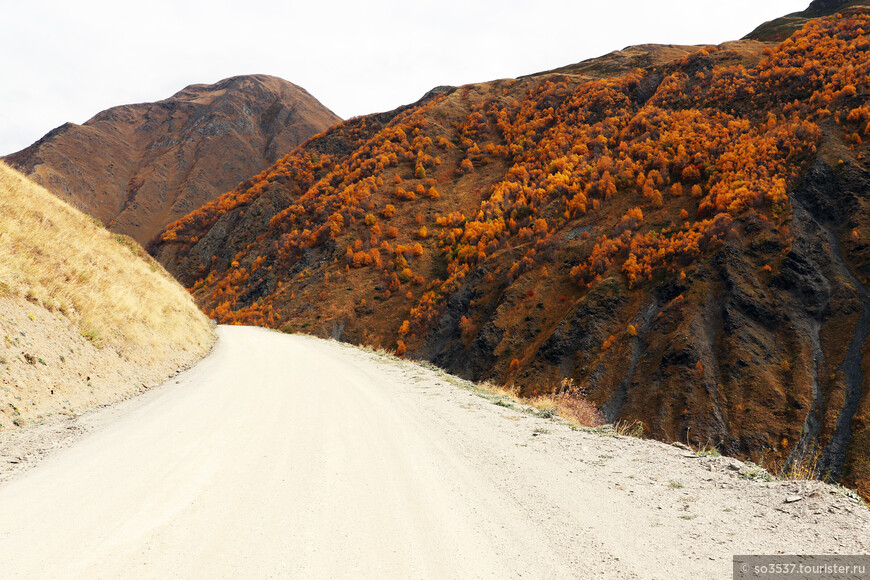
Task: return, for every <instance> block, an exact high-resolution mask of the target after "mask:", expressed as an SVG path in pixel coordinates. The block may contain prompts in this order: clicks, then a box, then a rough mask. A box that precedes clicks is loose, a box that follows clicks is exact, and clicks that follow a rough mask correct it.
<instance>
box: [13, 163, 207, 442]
mask: <svg viewBox="0 0 870 580" xmlns="http://www.w3.org/2000/svg"><path fill="white" fill-rule="evenodd" d="M0 335H2V341H0V430H2V429H10V428H12V427H14V426H22V425H25V424H28V423H29V422H31V421H36V420H41V419H43V418H45V417H47V416H49V415H53V414H72V413H76V412H78V411H81V410H83V409H86V408H88V407H93V406H96V405H100V404H104V403H108V402H112V401H115V400H118V399H119V398H122V397H124V396H125V395H127V394H129V393H131V392H136V391H138V390H140V389H142V388H143V387H145V386H148V385H153V384H156V383H159V382H162V381H163V380H165V379H166V378H167V377H168V376H169V375H170V374H171V373H173V372H175V371H176V370H178V369H180V368H182V367H185V366H187V365H190V364H191V363H193V362H195V361H196V360H198V359H199V358H201V357H202V356H203V355H204V354H205V353H206V352H207V351H208V350H209V348H210V347H211V345H212V343H213V342H214V339H215V334H214V331H213V330H212V328H211V325H210V324H209V321H208V319H206V318H205V316H203V314H202V313H201V312H200V311H199V310H198V309H197V308H196V305H195V304H194V303H193V301H192V300H191V298H190V296H189V295H188V294H187V293H186V292H185V291H184V289H183V288H181V287H180V286H179V285H178V284H177V283H176V282H175V281H174V280H173V279H172V277H171V276H169V275H168V274H167V273H166V272H165V271H164V270H163V269H162V268H161V267H160V265H159V264H157V263H156V262H155V261H154V260H153V259H152V258H151V257H150V256H148V255H147V254H146V253H145V252H144V251H143V250H142V248H141V247H139V246H138V244H136V242H134V241H133V240H132V239H130V238H128V237H125V236H121V235H119V234H110V233H109V232H107V231H106V230H104V229H103V228H102V227H100V226H99V224H96V223H94V220H93V218H90V217H88V216H86V215H84V214H82V213H81V212H79V211H77V210H75V209H73V208H72V207H70V206H69V205H67V204H65V203H64V202H62V201H61V200H59V199H57V198H56V197H55V196H54V195H52V194H51V193H49V192H48V191H46V190H45V189H43V188H41V187H39V186H38V185H36V184H34V183H33V182H31V181H29V180H28V179H26V178H25V177H24V176H22V175H21V174H19V173H17V172H15V171H14V170H12V169H10V168H9V167H8V166H7V165H6V164H4V163H0Z"/></svg>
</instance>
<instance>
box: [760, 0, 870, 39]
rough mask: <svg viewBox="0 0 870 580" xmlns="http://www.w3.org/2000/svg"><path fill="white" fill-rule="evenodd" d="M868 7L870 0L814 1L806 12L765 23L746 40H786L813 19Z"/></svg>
mask: <svg viewBox="0 0 870 580" xmlns="http://www.w3.org/2000/svg"><path fill="white" fill-rule="evenodd" d="M868 6H870V0H813V2H812V3H810V5H809V7H808V8H807V9H806V10H804V11H802V12H795V13H793V14H788V15H786V16H783V17H781V18H776V19H774V20H771V21H769V22H765V23H764V24H762V25H761V26H759V27H758V28H756V29H755V30H753V31H752V32H750V33H749V34H747V35H746V36H745V37H744V38H745V39H746V40H760V41H767V42H771V41H781V40H785V39H786V38H788V37H789V36H791V35H792V34H794V32H795V31H797V30H799V29H800V28H802V27H803V26H804V25H805V24H806V23H807V22H809V21H810V20H812V19H813V18H821V17H823V16H831V15H832V14H836V13H838V12H845V13H849V12H850V11H853V10H857V11H861V10H862V9H864V8H866V7H868Z"/></svg>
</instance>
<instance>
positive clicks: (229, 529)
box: [0, 327, 870, 578]
mask: <svg viewBox="0 0 870 580" xmlns="http://www.w3.org/2000/svg"><path fill="white" fill-rule="evenodd" d="M219 332H220V342H219V344H218V346H217V347H216V349H215V351H214V352H213V353H212V355H211V356H210V357H209V358H207V359H206V360H204V361H203V362H202V363H200V364H199V365H198V366H197V367H195V368H194V369H192V370H190V371H188V372H186V373H184V374H182V375H180V376H179V377H178V378H177V379H176V380H175V381H172V384H167V385H164V386H162V387H160V388H158V389H156V390H153V391H151V392H149V393H147V394H146V395H144V396H142V397H141V398H139V399H137V400H136V402H135V403H134V404H131V405H127V407H125V408H124V410H123V412H114V414H112V412H111V411H103V412H102V413H110V414H109V415H107V418H105V419H104V420H102V424H101V426H100V427H99V428H97V429H94V430H92V431H91V432H90V433H88V434H87V435H85V436H84V437H82V438H81V439H80V440H79V441H77V442H76V443H75V444H74V445H72V446H70V447H68V448H66V449H63V450H61V451H59V452H57V453H55V454H53V455H51V456H50V457H48V458H47V459H45V460H44V461H42V462H40V463H39V464H38V465H37V466H36V467H34V468H33V469H30V470H28V471H26V472H24V473H20V474H18V475H16V476H15V477H14V478H12V479H11V480H9V481H7V482H5V483H3V484H0V577H3V578H122V577H123V578H131V577H132V578H138V577H145V578H240V577H251V578H284V577H287V578H519V577H522V578H588V577H606V578H635V577H637V578H699V577H709V578H715V577H730V570H731V564H730V563H731V555H732V554H735V553H737V554H739V553H777V552H786V553H802V552H803V553H823V552H840V553H859V552H861V553H866V552H867V551H868V550H870V513H868V510H867V509H866V508H864V507H863V505H860V504H858V503H856V502H854V501H852V500H850V499H849V498H847V497H845V496H843V495H841V494H839V493H837V492H835V491H833V490H832V488H828V487H827V486H824V485H822V484H819V483H815V482H813V483H807V482H800V483H787V482H771V483H759V482H753V481H747V480H745V479H742V478H741V477H739V475H738V471H737V468H739V467H740V465H739V464H737V463H736V462H733V460H730V459H726V458H697V457H693V456H692V454H690V453H688V452H687V451H685V450H681V449H677V448H674V447H672V446H667V445H664V444H661V443H655V442H650V441H641V440H637V439H630V438H623V437H605V436H601V435H595V434H591V433H586V432H582V431H574V430H571V429H570V428H569V427H568V426H566V425H564V424H562V423H560V422H556V421H553V420H550V419H545V418H541V417H537V416H535V415H533V414H530V413H528V412H524V411H523V410H522V409H518V408H509V407H505V406H499V405H494V404H493V402H492V401H491V400H487V399H486V398H483V397H481V396H479V395H477V394H475V393H474V392H472V391H469V390H467V389H465V388H461V386H457V385H458V381H455V380H453V379H451V378H449V377H447V376H446V375H443V374H442V373H438V372H434V371H430V370H427V369H423V368H420V367H417V366H414V365H411V364H408V363H404V362H401V361H397V360H395V359H391V358H389V357H383V356H379V355H376V354H373V353H367V352H363V351H360V350H357V349H353V348H350V347H347V346H344V345H340V344H337V343H332V342H326V341H320V340H317V339H313V338H310V337H302V336H284V335H280V334H277V333H274V332H269V331H265V330H260V329H254V328H243V327H230V328H225V327H222V328H221V329H220V330H219ZM795 497H800V499H799V500H795V499H794V498H795ZM786 499H790V500H791V501H790V502H786Z"/></svg>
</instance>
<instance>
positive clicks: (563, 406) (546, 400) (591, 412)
mask: <svg viewBox="0 0 870 580" xmlns="http://www.w3.org/2000/svg"><path fill="white" fill-rule="evenodd" d="M566 381H568V379H566ZM563 384H564V385H565V386H568V385H567V384H565V383H563ZM570 385H571V386H573V381H572V382H570ZM478 386H479V387H480V388H481V389H483V390H485V391H487V392H489V393H491V394H493V395H496V396H499V397H504V398H506V399H510V400H512V401H514V402H515V403H519V404H521V405H530V406H531V407H533V408H534V409H536V410H537V412H538V414H539V415H541V416H543V417H553V416H559V417H562V418H563V419H565V420H566V421H567V422H568V423H570V424H571V425H574V426H576V427H598V426H600V425H603V424H604V418H603V417H602V416H601V413H600V412H599V411H598V410H597V409H596V408H595V406H594V405H593V404H592V403H590V402H589V401H587V400H586V398H585V397H584V396H583V394H582V393H579V392H576V391H574V390H570V391H565V392H561V393H559V394H553V395H541V396H538V397H531V398H526V397H523V396H521V395H520V394H519V392H518V390H517V389H516V388H511V387H507V386H499V385H496V384H493V383H490V382H484V383H481V384H479V385H478Z"/></svg>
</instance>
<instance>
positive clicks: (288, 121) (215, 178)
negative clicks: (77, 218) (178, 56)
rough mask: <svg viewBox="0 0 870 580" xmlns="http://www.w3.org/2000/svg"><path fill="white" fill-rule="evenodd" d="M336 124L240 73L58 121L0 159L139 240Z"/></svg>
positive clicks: (303, 97) (288, 93)
mask: <svg viewBox="0 0 870 580" xmlns="http://www.w3.org/2000/svg"><path fill="white" fill-rule="evenodd" d="M339 121H341V119H340V118H339V117H338V116H336V115H335V114H334V113H333V112H332V111H330V110H329V109H327V108H326V107H324V106H323V105H322V104H321V103H320V102H318V101H317V100H316V99H315V98H314V97H312V96H311V95H310V94H309V93H308V92H307V91H306V90H305V89H303V88H301V87H299V86H297V85H294V84H293V83H291V82H289V81H286V80H284V79H281V78H278V77H274V76H269V75H264V74H254V75H240V76H234V77H230V78H227V79H223V80H221V81H218V82H216V83H214V84H192V85H189V86H187V87H185V88H184V89H182V90H180V91H178V92H177V93H175V94H174V95H172V96H171V97H169V98H166V99H163V100H160V101H157V102H154V103H139V104H131V105H120V106H116V107H112V108H110V109H107V110H105V111H102V112H100V113H97V114H96V115H94V116H93V117H92V118H91V119H90V120H88V121H87V122H85V123H84V124H82V125H75V124H72V123H66V124H64V125H62V126H60V127H58V128H56V129H53V130H52V131H50V132H49V133H48V134H46V135H45V136H44V137H43V138H42V139H40V140H39V141H37V142H36V143H34V144H33V145H31V146H30V147H27V148H26V149H24V150H22V151H19V152H17V153H13V154H11V155H9V156H7V157H6V158H5V160H6V161H7V162H8V163H10V164H12V165H14V166H15V167H17V168H18V169H20V170H21V171H23V172H24V173H26V174H27V175H28V176H29V177H31V178H32V179H33V180H34V181H36V182H38V183H39V184H41V185H43V186H45V187H46V188H48V189H49V190H50V191H52V192H54V193H55V194H56V195H58V196H59V197H61V198H63V199H64V200H65V201H67V202H69V203H72V204H73V205H75V206H76V207H78V208H79V209H82V210H84V211H86V212H87V213H90V214H91V215H93V216H94V217H97V218H98V219H100V220H101V221H102V222H103V223H104V224H106V225H107V226H109V227H110V229H112V230H114V231H116V232H118V233H122V234H127V235H130V236H132V237H133V238H135V239H136V240H137V241H139V242H140V243H146V242H148V241H149V239H150V238H151V236H153V235H154V234H156V233H157V232H158V231H160V230H161V229H162V228H163V227H164V226H165V225H166V224H168V223H170V222H171V221H174V220H175V219H178V218H179V217H181V216H183V215H185V214H186V213H188V212H190V211H192V210H194V209H196V208H198V207H199V206H201V205H203V204H205V203H208V202H209V201H211V200H212V199H214V198H215V197H217V196H218V195H220V194H222V193H224V192H226V191H229V190H231V189H232V188H233V187H235V185H236V184H237V183H239V182H240V181H242V180H243V179H246V178H248V177H250V176H251V175H253V174H256V173H259V172H260V171H261V170H263V169H264V168H266V167H267V166H269V165H270V164H272V163H274V162H275V161H276V160H277V159H279V158H280V157H281V156H283V155H285V154H287V153H289V152H290V151H291V150H292V149H293V148H295V147H296V146H297V145H299V144H300V143H302V142H304V141H305V140H306V139H308V138H309V137H311V136H313V135H315V134H317V133H319V132H321V131H323V130H324V129H327V128H329V127H331V126H332V125H334V124H336V123H338V122H339Z"/></svg>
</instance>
